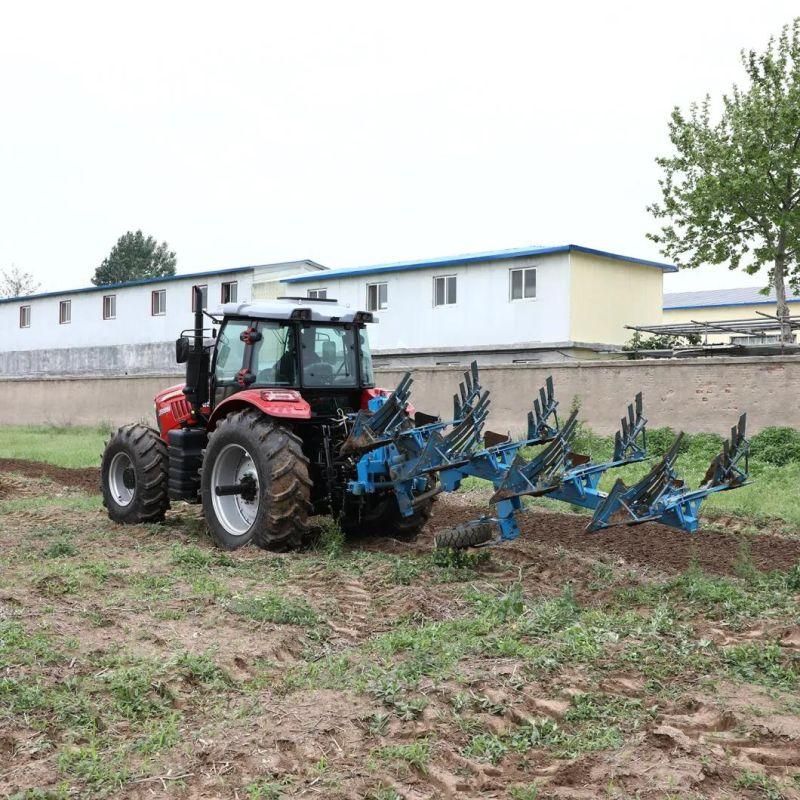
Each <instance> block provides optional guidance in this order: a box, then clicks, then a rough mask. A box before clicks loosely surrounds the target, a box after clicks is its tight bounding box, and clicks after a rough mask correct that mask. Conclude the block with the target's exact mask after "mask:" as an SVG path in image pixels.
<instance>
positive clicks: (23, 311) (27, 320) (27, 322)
mask: <svg viewBox="0 0 800 800" xmlns="http://www.w3.org/2000/svg"><path fill="white" fill-rule="evenodd" d="M19 326H20V328H30V326H31V307H30V306H20V307H19Z"/></svg>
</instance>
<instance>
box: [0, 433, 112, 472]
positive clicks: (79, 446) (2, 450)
mask: <svg viewBox="0 0 800 800" xmlns="http://www.w3.org/2000/svg"><path fill="white" fill-rule="evenodd" d="M110 433H111V431H110V426H106V425H103V426H98V427H77V426H76V427H56V426H50V425H30V426H28V425H3V426H0V458H23V459H26V460H28V461H46V462H47V463H48V464H55V465H56V466H58V467H99V466H100V458H101V454H102V452H103V449H104V448H105V443H106V441H107V440H108V437H109V435H110Z"/></svg>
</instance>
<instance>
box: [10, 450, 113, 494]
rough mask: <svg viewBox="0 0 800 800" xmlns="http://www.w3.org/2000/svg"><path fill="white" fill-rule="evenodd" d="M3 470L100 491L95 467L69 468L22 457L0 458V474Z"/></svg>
mask: <svg viewBox="0 0 800 800" xmlns="http://www.w3.org/2000/svg"><path fill="white" fill-rule="evenodd" d="M4 472H14V473H16V474H18V475H25V476H27V477H29V478H46V479H47V480H50V481H53V483H57V484H59V485H60V486H69V487H72V488H75V489H81V490H83V491H84V492H88V493H90V494H98V493H99V492H100V470H99V469H98V468H97V467H83V468H80V469H69V468H67V467H56V466H53V465H52V464H45V463H44V462H42V461H28V460H26V459H24V458H0V475H2V474H3V473H4Z"/></svg>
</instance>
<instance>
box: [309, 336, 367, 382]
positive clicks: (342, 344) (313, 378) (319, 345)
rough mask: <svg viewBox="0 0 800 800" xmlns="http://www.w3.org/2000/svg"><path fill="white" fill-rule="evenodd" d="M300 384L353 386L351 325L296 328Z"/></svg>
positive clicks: (354, 373)
mask: <svg viewBox="0 0 800 800" xmlns="http://www.w3.org/2000/svg"><path fill="white" fill-rule="evenodd" d="M300 357H301V361H302V365H303V386H311V387H314V386H347V387H350V386H357V385H358V374H357V372H356V343H355V331H354V330H353V326H347V327H341V326H340V327H332V326H328V325H309V326H308V327H306V328H302V329H301V331H300Z"/></svg>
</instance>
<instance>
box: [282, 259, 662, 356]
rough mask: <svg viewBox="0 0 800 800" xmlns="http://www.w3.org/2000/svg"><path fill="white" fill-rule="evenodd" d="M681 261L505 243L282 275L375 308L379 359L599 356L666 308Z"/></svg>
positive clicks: (298, 289) (298, 288)
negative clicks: (666, 291)
mask: <svg viewBox="0 0 800 800" xmlns="http://www.w3.org/2000/svg"><path fill="white" fill-rule="evenodd" d="M675 270H676V267H674V266H672V265H670V264H661V263H657V262H653V261H648V260H646V259H639V258H632V257H630V256H623V255H619V254H617V253H609V252H605V251H602V250H595V249H592V248H588V247H582V246H580V245H573V244H568V245H560V246H555V247H533V248H525V249H518V250H497V251H493V252H489V253H474V254H471V255H464V256H454V257H448V258H438V259H428V260H424V261H409V262H402V263H397V264H382V265H376V266H370V267H361V268H357V269H344V270H329V271H324V272H317V273H314V274H306V275H297V276H294V277H290V278H285V279H283V282H284V283H286V284H287V285H288V286H289V289H288V290H287V292H286V293H287V294H290V295H296V296H307V297H327V298H335V299H336V300H338V301H339V302H340V303H344V304H346V305H350V306H361V307H363V308H366V309H367V310H369V311H374V312H375V313H376V315H377V316H378V317H379V320H380V324H378V325H376V326H374V327H373V328H372V329H371V330H370V341H371V343H372V348H373V352H374V353H376V354H377V355H378V356H379V359H378V362H377V363H387V362H391V363H393V364H396V365H402V364H420V363H428V364H431V363H468V361H469V360H470V359H471V358H473V357H475V356H476V355H477V354H481V360H482V361H483V362H484V363H491V362H506V363H508V362H510V361H511V362H513V361H517V362H521V361H537V360H560V359H564V358H575V357H582V358H587V357H588V358H591V357H597V355H598V354H599V353H603V352H608V351H610V350H612V351H613V350H618V349H619V348H620V346H621V345H623V344H624V343H625V342H626V341H627V340H628V339H629V338H630V331H628V330H626V329H625V327H624V326H625V325H626V324H627V325H634V324H639V323H638V322H637V321H641V322H644V321H645V320H652V319H653V317H654V316H656V317H660V315H661V306H662V296H663V274H664V272H673V271H675Z"/></svg>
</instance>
